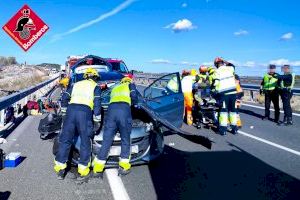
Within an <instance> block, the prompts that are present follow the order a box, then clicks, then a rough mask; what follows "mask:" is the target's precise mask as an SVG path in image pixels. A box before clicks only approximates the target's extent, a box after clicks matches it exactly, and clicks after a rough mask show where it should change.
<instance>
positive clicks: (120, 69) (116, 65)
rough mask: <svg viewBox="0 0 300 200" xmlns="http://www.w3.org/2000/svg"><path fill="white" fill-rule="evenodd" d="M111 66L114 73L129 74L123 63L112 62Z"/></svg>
mask: <svg viewBox="0 0 300 200" xmlns="http://www.w3.org/2000/svg"><path fill="white" fill-rule="evenodd" d="M110 64H111V65H112V70H113V71H118V72H122V73H127V68H126V66H125V64H123V63H122V62H111V63H110Z"/></svg>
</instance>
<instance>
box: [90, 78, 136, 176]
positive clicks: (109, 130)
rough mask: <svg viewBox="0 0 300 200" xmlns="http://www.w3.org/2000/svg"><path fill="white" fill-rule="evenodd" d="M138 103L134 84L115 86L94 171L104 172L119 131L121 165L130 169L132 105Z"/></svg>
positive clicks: (126, 169) (125, 168)
mask: <svg viewBox="0 0 300 200" xmlns="http://www.w3.org/2000/svg"><path fill="white" fill-rule="evenodd" d="M136 103H137V90H136V87H135V85H134V84H132V83H129V82H125V83H122V82H121V84H119V85H117V86H115V87H114V88H113V89H112V91H111V94H110V103H109V106H108V111H107V116H106V120H105V125H104V132H103V142H102V146H101V149H100V151H99V152H98V154H97V156H96V157H95V159H94V161H93V166H94V173H95V174H97V173H102V172H103V170H104V165H105V162H106V159H107V157H108V153H109V150H110V147H111V145H112V143H113V140H114V136H115V134H116V132H117V131H119V132H120V136H121V155H120V158H121V159H120V162H119V166H120V169H121V170H123V171H126V172H127V171H129V170H130V167H131V165H130V155H131V152H130V134H131V128H132V116H131V105H132V104H133V105H134V104H136Z"/></svg>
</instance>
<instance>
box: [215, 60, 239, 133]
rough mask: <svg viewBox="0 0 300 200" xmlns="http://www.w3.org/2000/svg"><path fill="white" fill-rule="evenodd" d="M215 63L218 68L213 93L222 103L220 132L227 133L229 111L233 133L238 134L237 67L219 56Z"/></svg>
mask: <svg viewBox="0 0 300 200" xmlns="http://www.w3.org/2000/svg"><path fill="white" fill-rule="evenodd" d="M214 64H215V66H216V68H217V69H216V71H215V73H214V75H213V88H214V92H213V93H214V97H215V98H216V99H217V101H218V102H219V104H220V113H219V133H220V134H221V135H226V132H227V125H228V124H227V123H228V113H229V121H230V124H231V130H232V133H233V134H237V131H238V129H237V110H236V82H235V69H234V66H232V64H230V63H228V62H226V61H224V60H223V59H222V58H219V57H218V58H216V59H215V61H214Z"/></svg>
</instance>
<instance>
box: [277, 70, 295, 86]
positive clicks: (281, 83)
mask: <svg viewBox="0 0 300 200" xmlns="http://www.w3.org/2000/svg"><path fill="white" fill-rule="evenodd" d="M286 75H291V76H292V81H291V82H289V83H286V82H285V81H284V80H282V81H281V82H280V88H281V89H284V88H285V89H288V90H292V89H293V88H294V85H295V74H294V73H292V74H286Z"/></svg>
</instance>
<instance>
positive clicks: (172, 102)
mask: <svg viewBox="0 0 300 200" xmlns="http://www.w3.org/2000/svg"><path fill="white" fill-rule="evenodd" d="M143 96H144V100H145V101H144V103H143V104H142V105H141V107H142V108H143V109H144V110H145V111H146V112H147V113H148V114H149V115H150V116H151V117H152V118H153V119H155V120H156V121H157V122H159V123H161V124H162V125H163V126H165V127H166V128H168V129H170V130H172V131H175V132H176V133H177V134H179V135H182V136H184V137H185V136H191V135H193V134H191V133H187V132H185V131H183V130H182V129H180V128H181V126H182V123H183V113H184V96H183V93H182V90H181V80H180V76H179V73H172V74H167V75H165V76H163V77H161V78H159V79H156V80H155V81H154V82H153V83H152V84H151V85H150V86H148V87H147V88H146V89H145V90H144V94H143ZM193 136H196V137H197V140H198V141H199V143H200V144H202V145H203V146H205V147H207V148H209V149H210V148H211V145H212V143H211V141H210V139H209V138H207V137H206V136H204V135H201V134H197V135H193Z"/></svg>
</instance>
